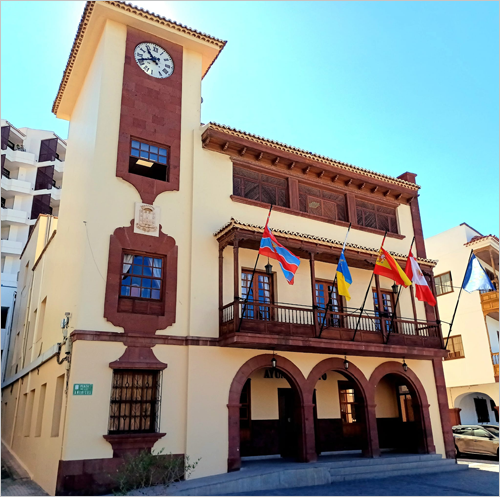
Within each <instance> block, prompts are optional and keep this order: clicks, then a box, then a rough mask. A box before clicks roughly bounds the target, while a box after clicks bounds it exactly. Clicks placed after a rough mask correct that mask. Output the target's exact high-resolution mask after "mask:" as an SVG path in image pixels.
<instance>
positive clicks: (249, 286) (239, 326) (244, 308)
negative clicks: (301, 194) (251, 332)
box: [238, 204, 273, 332]
mask: <svg viewBox="0 0 500 497" xmlns="http://www.w3.org/2000/svg"><path fill="white" fill-rule="evenodd" d="M272 210H273V204H271V208H270V209H269V214H268V215H267V221H266V226H267V225H268V224H269V218H270V217H271V211H272ZM259 248H260V247H259ZM259 256H260V252H257V259H256V260H255V266H254V267H253V272H252V277H251V278H250V284H249V285H248V291H247V296H246V298H245V302H244V304H243V310H242V312H241V317H240V323H239V325H238V332H239V331H240V330H241V323H242V322H243V316H244V315H245V310H246V307H247V303H248V296H249V295H250V292H252V297H254V295H253V288H252V284H253V278H254V276H255V271H256V270H257V263H258V262H259ZM253 300H255V299H253V298H252V301H253Z"/></svg>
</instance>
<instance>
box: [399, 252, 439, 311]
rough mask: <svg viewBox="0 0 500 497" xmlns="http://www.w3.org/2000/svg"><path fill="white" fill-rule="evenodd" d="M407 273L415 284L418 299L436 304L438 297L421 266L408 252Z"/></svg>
mask: <svg viewBox="0 0 500 497" xmlns="http://www.w3.org/2000/svg"><path fill="white" fill-rule="evenodd" d="M405 274H406V276H408V278H409V279H410V280H411V281H412V283H413V284H414V285H415V294H416V297H417V299H418V300H420V301H421V302H427V303H428V304H429V305H432V306H435V305H436V299H435V298H434V295H433V294H432V292H431V289H430V288H429V285H428V284H427V281H426V279H425V276H424V274H423V273H422V271H421V270H420V267H419V265H418V263H417V261H416V260H415V257H413V254H412V253H411V249H410V253H409V254H408V259H406V267H405Z"/></svg>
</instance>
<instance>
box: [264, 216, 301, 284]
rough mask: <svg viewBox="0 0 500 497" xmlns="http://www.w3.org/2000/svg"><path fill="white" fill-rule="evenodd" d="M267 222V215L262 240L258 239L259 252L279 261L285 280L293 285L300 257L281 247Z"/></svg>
mask: <svg viewBox="0 0 500 497" xmlns="http://www.w3.org/2000/svg"><path fill="white" fill-rule="evenodd" d="M268 223H269V216H268V217H267V222H266V227H265V228H264V234H263V235H262V240H261V241H260V248H259V254H262V255H266V256H267V257H270V258H271V259H276V260H277V261H278V262H279V263H280V266H281V269H282V270H283V274H284V275H285V278H286V280H287V281H288V283H289V284H290V285H293V278H294V276H295V271H297V268H298V267H299V264H300V259H299V258H298V257H295V256H294V255H293V254H292V253H291V252H290V251H289V250H288V249H286V248H285V247H283V245H281V243H280V242H278V240H276V238H275V236H274V235H273V234H272V232H271V230H270V229H269V227H268V226H267V225H268Z"/></svg>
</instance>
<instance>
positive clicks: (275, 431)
mask: <svg viewBox="0 0 500 497" xmlns="http://www.w3.org/2000/svg"><path fill="white" fill-rule="evenodd" d="M273 357H274V358H275V359H277V364H276V367H273V366H272V362H271V360H272V359H273ZM304 385H305V378H304V376H303V375H302V373H301V372H300V370H299V369H298V368H297V367H296V366H295V365H294V364H293V363H292V362H291V361H289V360H288V359H286V358H284V357H282V356H272V355H270V354H264V355H260V356H257V357H254V358H252V359H250V360H249V361H248V362H246V363H245V364H244V365H243V366H242V367H241V368H240V369H239V371H238V372H237V373H236V375H235V377H234V379H233V382H232V384H231V388H230V392H229V403H228V411H229V451H228V471H235V470H238V469H239V468H240V467H241V458H242V457H252V456H277V457H280V456H281V457H286V458H293V459H294V460H297V461H304V462H306V461H312V460H315V454H314V452H313V451H312V450H311V448H310V447H309V446H310V445H311V443H310V442H309V441H308V438H307V437H306V433H308V432H311V430H310V429H308V428H307V427H306V416H305V408H306V407H307V408H308V409H309V408H311V409H312V405H308V406H305V405H304V394H303V391H304ZM307 420H308V423H312V417H311V416H307Z"/></svg>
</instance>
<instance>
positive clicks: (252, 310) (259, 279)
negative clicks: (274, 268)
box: [241, 270, 274, 321]
mask: <svg viewBox="0 0 500 497" xmlns="http://www.w3.org/2000/svg"><path fill="white" fill-rule="evenodd" d="M247 296H248V304H247V306H246V309H245V315H244V316H243V317H244V318H245V319H259V320H262V321H270V320H271V319H272V315H273V312H272V309H271V307H269V306H268V305H252V302H258V303H262V304H273V303H274V289H273V277H272V275H269V274H266V273H264V272H260V271H255V275H254V278H253V281H252V271H248V270H242V271H241V298H242V300H243V301H245V299H246V298H247Z"/></svg>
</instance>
